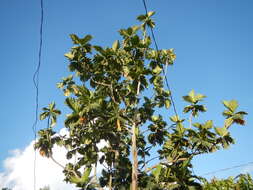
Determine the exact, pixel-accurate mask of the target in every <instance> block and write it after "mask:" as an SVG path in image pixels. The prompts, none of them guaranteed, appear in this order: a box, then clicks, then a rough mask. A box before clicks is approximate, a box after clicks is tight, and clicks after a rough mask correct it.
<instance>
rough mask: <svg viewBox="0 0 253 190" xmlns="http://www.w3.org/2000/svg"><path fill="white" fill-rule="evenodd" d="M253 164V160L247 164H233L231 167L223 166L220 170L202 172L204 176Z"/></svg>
mask: <svg viewBox="0 0 253 190" xmlns="http://www.w3.org/2000/svg"><path fill="white" fill-rule="evenodd" d="M252 164H253V162H248V163H246V164H240V165H236V166H232V167H229V168H223V169H220V170H216V171H212V172H208V173H205V174H202V176H204V175H212V174H215V173H219V172H224V171H227V170H232V169H235V168H241V167H244V166H248V165H252Z"/></svg>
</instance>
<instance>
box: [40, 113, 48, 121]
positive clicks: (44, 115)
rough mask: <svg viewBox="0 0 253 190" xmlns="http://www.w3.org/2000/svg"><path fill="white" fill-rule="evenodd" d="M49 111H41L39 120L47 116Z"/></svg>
mask: <svg viewBox="0 0 253 190" xmlns="http://www.w3.org/2000/svg"><path fill="white" fill-rule="evenodd" d="M48 115H49V113H48V112H43V113H42V114H40V120H44V119H46V118H47V117H48Z"/></svg>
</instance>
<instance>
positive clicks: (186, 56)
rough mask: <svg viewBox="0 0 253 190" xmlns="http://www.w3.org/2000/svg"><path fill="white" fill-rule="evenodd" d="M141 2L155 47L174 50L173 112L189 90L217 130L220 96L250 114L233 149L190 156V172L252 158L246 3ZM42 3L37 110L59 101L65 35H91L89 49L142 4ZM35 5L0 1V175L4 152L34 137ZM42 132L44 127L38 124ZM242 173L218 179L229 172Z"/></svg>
mask: <svg viewBox="0 0 253 190" xmlns="http://www.w3.org/2000/svg"><path fill="white" fill-rule="evenodd" d="M147 5H148V9H149V10H154V11H156V15H155V16H154V19H155V21H156V24H157V27H156V29H155V35H156V38H157V43H158V45H159V47H160V48H166V49H169V48H175V51H176V54H177V60H176V62H175V65H174V66H173V67H170V68H169V71H168V80H169V81H170V83H171V86H172V89H173V94H174V97H175V102H176V106H177V109H178V110H179V111H182V108H183V105H184V104H183V103H182V98H181V97H182V96H183V95H185V94H186V93H188V92H189V91H190V90H191V89H195V91H197V92H200V93H203V94H205V95H207V98H206V104H207V108H208V112H207V114H206V116H203V117H202V118H201V119H213V120H214V121H215V124H216V125H217V126H221V125H222V121H223V120H222V119H223V118H222V117H221V112H222V110H223V106H222V104H221V101H222V100H224V99H225V100H228V99H237V100H238V101H239V103H240V106H241V109H243V110H245V111H247V112H248V113H249V116H248V117H246V118H247V124H246V126H245V127H241V126H234V127H233V129H232V135H233V136H234V137H235V139H236V144H235V145H233V146H232V147H231V148H230V149H228V150H225V151H220V152H218V153H214V154H209V155H206V156H201V157H198V158H196V159H195V160H194V165H195V172H196V173H197V174H203V173H206V172H210V171H213V170H216V169H221V168H226V167H230V166H234V165H238V164H241V163H247V162H250V161H253V153H252V147H253V141H252V134H253V128H252V125H253V119H252V118H253V117H252V113H253V98H252V93H253V85H252V82H253V80H252V79H253V74H252V72H253V66H252V63H253V52H252V50H253V35H252V34H253V26H252V20H253V11H252V8H253V1H252V0H243V1H240V0H223V1H220V0H209V1H203V0H176V1H175V0H174V1H171V0H167V1H165V0H164V1H151V0H148V1H147ZM44 6H45V8H44V14H45V15H44V16H45V17H44V19H45V24H44V33H43V38H44V41H43V51H42V66H41V70H40V96H39V101H40V108H41V107H43V106H45V105H47V104H48V103H49V102H51V101H53V100H55V101H56V103H57V105H58V107H60V108H63V103H62V101H63V98H64V97H63V95H62V93H61V92H60V91H59V90H58V89H57V88H56V83H57V82H59V81H60V79H61V77H64V76H67V75H69V72H68V70H67V60H66V59H65V58H64V56H63V55H64V53H66V52H68V50H69V48H70V47H71V46H72V44H71V41H70V39H69V37H68V35H69V34H71V33H76V34H78V35H85V34H92V35H93V36H94V40H93V42H94V43H95V44H102V45H104V46H109V45H111V44H112V42H113V41H114V40H115V39H117V38H118V37H119V35H118V33H117V31H118V29H120V28H122V27H128V26H130V25H134V24H137V21H136V20H135V18H136V16H137V15H139V14H141V13H144V8H143V4H142V1H141V0H128V1H119V0H109V1H108V0H107V1H105V0H93V1H83V0H74V1H69V0H61V1H60V0H54V1H51V0H44ZM39 8H40V5H39V0H37V1H35V0H26V1H24V0H12V1H10V0H1V4H0V21H1V22H0V23H1V29H0V52H1V53H0V55H1V60H0V61H1V65H2V66H1V70H0V80H1V82H2V83H1V94H0V97H1V114H0V119H1V126H0V127H1V133H0V140H1V144H0V150H1V152H0V161H1V165H0V171H1V170H2V161H3V160H4V159H5V158H6V157H8V155H9V153H8V151H10V150H13V149H17V148H18V149H20V148H21V149H22V148H24V147H26V146H27V145H28V144H29V142H30V141H31V140H32V139H33V132H32V123H33V121H34V111H35V89H34V86H33V83H32V75H33V73H34V71H35V67H36V64H37V60H38V45H39V24H40V23H39V21H40V9H39ZM171 114H172V111H170V112H169V113H168V117H169V116H170V115H171ZM41 127H43V123H40V124H39V125H38V128H41ZM251 167H252V166H251ZM242 169H243V168H240V169H237V170H230V171H228V172H220V173H218V174H217V176H219V177H226V176H227V175H236V174H237V173H238V172H240V171H241V170H242Z"/></svg>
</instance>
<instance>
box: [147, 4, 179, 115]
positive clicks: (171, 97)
mask: <svg viewBox="0 0 253 190" xmlns="http://www.w3.org/2000/svg"><path fill="white" fill-rule="evenodd" d="M142 2H143V6H144V9H145V12H146V15H147V14H148V9H147V4H146V1H145V0H142ZM150 31H151V35H152V38H153V41H154V44H155V48H156V51H158V50H159V48H158V45H157V42H156V38H155V34H154V30H153V28H151V27H150ZM162 71H163V75H164V79H165V84H166V86H167V88H168V90H169V91H170V101H171V104H172V106H173V110H174V113H175V115H176V116H178V114H177V109H176V105H175V101H174V98H173V95H172V91H171V87H170V85H169V82H168V79H167V76H166V72H165V71H164V68H162Z"/></svg>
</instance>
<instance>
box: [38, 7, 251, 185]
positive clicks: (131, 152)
mask: <svg viewBox="0 0 253 190" xmlns="http://www.w3.org/2000/svg"><path fill="white" fill-rule="evenodd" d="M153 14H154V12H149V13H148V14H147V15H140V16H139V17H137V19H138V20H139V21H140V22H141V24H140V25H138V26H132V27H129V28H127V29H121V30H119V34H120V35H121V37H122V41H121V42H120V41H118V40H116V41H115V42H114V43H113V45H112V47H105V48H104V47H101V46H98V45H92V44H91V43H90V40H91V39H92V36H90V35H86V36H84V37H83V38H80V37H78V36H76V35H74V34H72V35H70V37H71V39H72V41H73V43H74V47H72V48H71V51H70V52H69V53H67V54H65V56H66V57H67V58H68V60H69V69H70V71H71V72H73V73H74V75H70V76H68V77H66V78H63V80H62V81H61V82H60V83H58V88H60V89H62V90H63V92H64V95H65V96H67V97H66V100H65V103H66V106H67V107H68V108H70V110H71V112H70V113H69V114H68V115H67V116H66V119H65V128H66V129H67V130H68V132H69V134H68V135H64V136H61V135H57V134H56V132H55V131H54V128H53V127H54V125H55V124H56V119H57V116H58V115H60V113H61V112H60V111H59V110H57V109H56V108H55V103H51V104H50V105H49V107H47V108H43V110H44V112H43V113H42V114H41V119H42V120H43V119H48V127H47V128H45V129H42V130H40V131H39V139H38V141H37V143H36V145H35V148H37V149H39V151H40V154H41V155H42V156H46V157H48V158H51V159H53V160H54V157H53V152H52V148H53V146H55V145H56V144H57V145H59V146H63V147H65V148H66V149H67V155H66V157H67V159H69V163H68V164H66V165H65V166H62V167H63V168H64V171H63V172H64V174H65V181H66V182H69V183H73V184H75V185H76V186H77V187H79V188H81V189H99V188H103V187H107V188H109V189H122V190H123V189H130V188H131V189H132V190H136V189H137V188H139V189H147V190H149V189H150V190H151V189H152V190H159V189H161V190H164V189H202V188H203V186H202V184H201V182H200V177H198V176H196V175H194V174H193V173H192V170H191V168H192V164H191V160H192V159H193V157H194V156H197V155H199V154H205V153H211V152H215V151H217V150H219V149H221V148H227V147H228V146H229V145H230V144H232V143H234V140H233V138H232V137H231V135H230V132H229V129H230V127H231V126H232V125H233V124H239V125H244V123H245V121H244V115H245V114H246V112H244V111H237V108H238V103H237V101H235V100H231V101H223V104H224V106H225V110H224V112H223V116H224V117H225V119H224V124H223V126H221V127H217V126H216V125H215V124H214V122H213V121H212V120H207V121H206V122H203V123H199V122H194V121H193V118H197V117H198V116H199V114H200V113H202V112H206V110H207V109H206V107H205V106H204V105H203V104H201V102H202V101H203V100H204V98H205V96H204V95H202V94H199V93H195V91H194V90H192V91H191V92H189V94H188V95H186V96H183V100H184V101H185V102H186V103H187V105H186V106H185V108H184V110H183V113H182V114H180V115H181V117H182V118H181V117H179V115H178V114H177V113H174V114H175V115H173V114H171V112H169V110H170V106H171V103H172V102H171V92H170V91H169V90H168V89H166V87H164V83H165V82H164V74H165V73H166V69H167V66H168V65H173V64H174V60H175V58H176V55H175V53H174V50H173V49H163V50H155V49H152V48H151V38H150V36H149V35H148V33H147V28H153V27H154V26H155V23H154V21H153V20H152V19H151V16H152V15H153ZM164 109H166V110H168V118H170V120H166V119H164V118H163V117H162V115H161V114H159V112H160V111H161V110H164ZM169 114H170V115H171V116H170V117H169ZM186 118H187V119H186ZM194 120H195V119H194ZM187 122H188V123H187ZM101 143H104V144H105V146H104V147H102V148H99V147H98V145H99V144H101ZM151 152H152V153H153V152H156V153H155V154H153V155H151ZM154 157H155V158H156V159H155V158H154ZM73 158H75V159H73ZM54 161H55V162H56V163H58V162H57V161H56V160H54ZM58 164H59V163H58ZM98 164H101V165H103V166H104V169H103V170H102V172H101V173H99V174H98V172H97V170H96V168H97V165H98ZM59 165H60V164H59ZM92 168H93V169H92ZM219 183H222V182H219ZM215 184H216V182H215V181H213V182H212V183H211V185H215ZM205 188H206V189H208V188H209V186H208V185H207V184H206V185H205ZM209 189H212V188H211V187H210V188H209Z"/></svg>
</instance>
